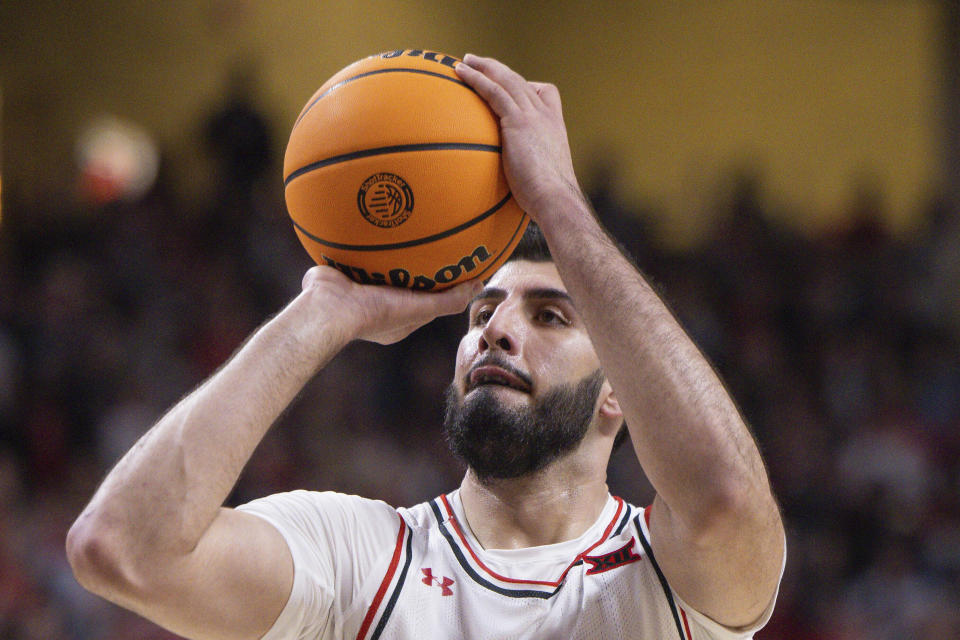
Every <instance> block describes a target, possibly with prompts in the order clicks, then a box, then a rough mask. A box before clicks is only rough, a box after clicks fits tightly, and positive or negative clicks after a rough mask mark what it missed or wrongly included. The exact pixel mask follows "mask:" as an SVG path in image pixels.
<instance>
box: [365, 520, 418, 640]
mask: <svg viewBox="0 0 960 640" xmlns="http://www.w3.org/2000/svg"><path fill="white" fill-rule="evenodd" d="M397 517H398V518H400V516H397ZM406 529H407V523H405V522H404V521H403V518H400V532H399V533H398V534H397V546H396V547H395V548H394V550H393V558H391V559H390V566H389V567H387V574H386V575H385V576H383V582H381V583H380V588H379V589H377V595H376V596H374V598H373V602H372V603H370V608H369V609H367V615H365V616H364V617H363V624H361V625H360V631H358V632H357V640H360V639H361V638H363V637H364V636H365V635H366V634H367V630H368V629H369V628H370V624H371V623H372V622H373V616H375V615H376V613H377V609H379V608H380V602H381V601H382V600H383V595H384V594H385V593H386V592H387V587H389V586H390V582H391V581H392V580H393V574H394V573H395V572H396V571H397V565H399V564H400V553H401V552H402V551H403V533H404V531H406Z"/></svg>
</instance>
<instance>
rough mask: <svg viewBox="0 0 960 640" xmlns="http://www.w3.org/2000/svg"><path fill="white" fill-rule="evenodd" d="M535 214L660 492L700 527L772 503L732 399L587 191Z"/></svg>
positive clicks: (565, 197)
mask: <svg viewBox="0 0 960 640" xmlns="http://www.w3.org/2000/svg"><path fill="white" fill-rule="evenodd" d="M539 218H540V220H541V227H542V229H543V231H544V235H545V236H546V237H547V241H548V243H549V245H550V247H551V250H552V253H553V256H554V260H555V262H556V264H557V267H558V269H559V271H560V274H561V277H562V278H563V281H564V283H565V285H566V286H567V288H568V290H569V291H570V294H571V295H572V296H573V299H574V300H575V301H576V303H577V306H578V311H579V312H580V314H581V315H582V316H583V318H584V321H585V323H586V325H587V327H588V330H589V333H590V337H591V340H592V342H593V344H594V347H595V349H596V351H597V354H598V356H599V357H600V361H601V362H602V363H603V367H604V371H605V373H606V376H607V378H608V379H609V380H610V382H611V385H612V386H613V388H614V391H615V393H616V394H617V398H618V400H619V403H620V406H621V408H622V409H623V411H624V416H625V418H626V421H627V424H628V427H629V429H630V435H631V439H632V441H633V444H634V447H635V449H636V452H637V456H638V458H639V460H640V463H641V465H642V467H643V469H644V471H645V472H646V474H647V476H648V478H649V479H650V481H651V483H652V484H653V486H654V488H655V489H656V490H657V493H658V495H659V496H660V497H661V498H662V499H663V500H664V501H665V502H666V504H667V505H669V507H670V508H671V511H673V512H674V513H676V514H678V515H680V516H681V517H682V518H684V519H686V520H687V521H688V523H690V524H693V525H697V526H699V525H700V524H703V523H704V521H707V520H710V519H711V518H712V517H713V516H714V514H716V512H717V509H718V507H719V508H723V507H724V506H725V505H729V504H731V503H732V502H734V501H737V502H743V503H745V504H751V503H752V504H762V505H763V508H767V507H768V503H767V500H768V498H769V489H768V486H767V481H766V473H765V470H764V468H763V464H762V461H761V459H760V455H759V452H758V451H757V448H756V446H755V444H754V441H753V438H752V437H751V435H750V433H749V431H748V429H747V427H746V425H745V424H744V422H743V420H742V418H741V416H740V413H739V411H738V410H737V408H736V406H735V404H734V402H733V401H732V399H731V398H730V396H729V394H728V393H727V391H726V389H725V388H724V386H723V384H722V383H721V381H720V379H719V378H718V376H717V375H716V373H715V372H714V370H713V368H712V367H711V366H710V364H709V363H708V362H707V360H706V359H705V358H704V357H703V355H702V354H701V353H700V351H699V349H698V348H697V347H696V345H695V344H694V343H693V342H692V341H691V340H690V339H689V337H688V336H687V335H686V333H685V332H684V330H683V329H682V327H681V326H680V325H679V324H678V322H677V321H676V320H675V318H674V317H673V315H672V313H671V312H670V311H669V309H668V308H667V307H666V305H665V304H664V303H663V302H662V300H661V299H660V297H659V296H658V295H657V293H656V292H655V291H654V290H653V288H652V287H651V286H650V285H649V284H648V283H647V281H646V280H645V279H644V278H643V276H642V275H641V274H640V273H639V272H638V271H637V270H636V269H635V268H634V267H633V265H631V264H630V262H629V261H628V260H627V259H625V258H624V257H623V256H622V255H621V253H620V252H619V251H618V250H617V248H616V247H615V245H614V244H613V242H611V241H610V239H609V238H608V237H607V235H606V234H605V232H604V231H603V230H602V228H601V227H600V225H599V224H598V223H597V222H596V220H595V218H594V217H593V215H592V213H591V212H590V209H589V205H588V204H587V203H586V200H585V199H584V198H583V197H582V195H581V194H579V192H578V191H576V190H574V189H571V190H569V192H566V193H564V194H562V195H560V196H558V197H556V198H555V199H554V200H552V201H551V215H549V216H539Z"/></svg>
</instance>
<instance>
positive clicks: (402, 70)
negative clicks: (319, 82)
mask: <svg viewBox="0 0 960 640" xmlns="http://www.w3.org/2000/svg"><path fill="white" fill-rule="evenodd" d="M380 73H419V74H422V75H425V76H433V77H434V78H440V79H442V80H449V81H450V82H453V83H456V84H459V85H461V86H462V87H464V88H466V89H469V90H470V91H473V92H474V93H477V92H476V90H475V89H474V88H473V87H471V86H470V85H468V84H466V83H465V82H464V81H463V80H459V79H457V78H451V77H450V76H447V75H444V74H442V73H437V72H435V71H426V70H425V69H413V68H410V67H399V68H397V69H376V70H374V71H367V72H365V73H359V74H357V75H355V76H351V77H349V78H347V79H346V80H341V81H340V82H338V83H337V84H335V85H333V86H332V87H330V88H329V89H327V90H326V91H324V92H323V93H321V94H320V95H319V96H317V97H316V98H315V99H314V100H313V102H311V103H310V104H308V105H307V106H306V108H305V109H304V110H303V113H301V114H300V117H299V118H297V121H296V122H294V123H293V128H294V129H296V128H297V125H298V124H300V121H301V120H303V118H304V116H306V115H307V112H308V111H310V109H312V108H313V105H315V104H317V103H318V102H320V100H322V99H323V98H324V97H326V96H328V95H330V93H331V92H333V91H336V90H337V89H339V88H340V87H342V86H343V85H345V84H347V83H348V82H353V81H354V80H359V79H360V78H366V77H367V76H375V75H377V74H380Z"/></svg>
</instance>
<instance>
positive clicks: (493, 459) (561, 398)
mask: <svg viewBox="0 0 960 640" xmlns="http://www.w3.org/2000/svg"><path fill="white" fill-rule="evenodd" d="M602 385H603V373H602V372H601V371H600V370H599V369H598V370H596V371H594V372H593V373H591V374H589V375H587V376H586V377H584V378H582V379H581V380H580V381H578V382H576V383H570V384H563V385H558V386H556V387H555V388H553V389H550V390H548V391H546V392H545V393H544V394H542V395H541V396H540V397H539V398H538V399H536V400H535V401H534V402H533V403H532V404H525V405H520V406H511V407H507V406H505V405H504V403H503V402H502V400H501V399H500V398H499V397H498V394H499V393H501V389H500V387H501V386H503V385H501V384H499V383H498V381H495V380H494V381H489V382H487V383H484V384H478V385H477V386H475V387H474V388H473V389H470V390H469V393H467V395H466V398H462V397H461V396H460V393H459V391H458V390H457V388H456V386H455V385H450V387H449V388H448V389H447V394H446V412H445V416H444V422H443V424H444V435H445V437H446V440H447V444H448V445H449V446H450V449H451V450H452V451H453V453H454V455H456V456H457V457H458V458H460V459H461V460H463V461H464V462H465V463H466V464H467V465H468V466H469V467H470V468H471V469H473V471H474V473H475V474H476V476H477V478H478V479H479V480H481V481H489V480H496V479H508V478H518V477H521V476H524V475H527V474H530V473H534V472H536V471H539V470H541V469H543V468H544V467H546V466H547V465H549V464H550V463H551V462H553V461H555V460H557V459H558V458H560V457H561V456H563V455H564V454H566V453H568V452H570V451H572V450H573V449H575V448H576V447H577V445H579V444H580V442H581V441H582V440H583V438H584V436H585V435H586V433H587V430H588V429H589V427H590V422H591V420H592V419H593V415H594V409H595V407H596V403H597V398H598V397H599V394H600V388H601V386H602Z"/></svg>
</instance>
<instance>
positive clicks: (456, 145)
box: [283, 142, 500, 187]
mask: <svg viewBox="0 0 960 640" xmlns="http://www.w3.org/2000/svg"><path fill="white" fill-rule="evenodd" d="M411 151H489V152H492V153H500V147H499V146H497V145H493V144H476V143H473V142H422V143H418V144H395V145H392V146H389V147H375V148H373V149H362V150H360V151H352V152H350V153H343V154H340V155H338V156H332V157H330V158H325V159H323V160H318V161H316V162H311V163H310V164H308V165H305V166H303V167H300V168H299V169H297V170H296V171H294V172H293V173H291V174H290V175H289V176H287V177H286V179H284V181H283V186H284V187H286V186H288V185H289V184H290V182H291V181H293V179H294V178H298V177H300V176H302V175H303V174H305V173H310V172H311V171H316V170H317V169H322V168H323V167H329V166H330V165H332V164H339V163H341V162H348V161H350V160H356V159H358V158H369V157H370V156H380V155H384V154H387V153H408V152H411Z"/></svg>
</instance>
